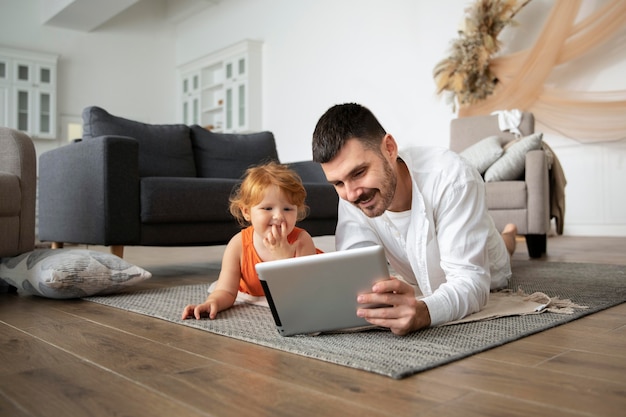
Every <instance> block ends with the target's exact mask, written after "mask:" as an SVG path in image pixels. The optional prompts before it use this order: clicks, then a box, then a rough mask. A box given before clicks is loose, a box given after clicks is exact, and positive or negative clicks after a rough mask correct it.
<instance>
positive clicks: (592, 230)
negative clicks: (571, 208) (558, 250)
mask: <svg viewBox="0 0 626 417" xmlns="http://www.w3.org/2000/svg"><path fill="white" fill-rule="evenodd" d="M563 235H565V236H618V237H626V225H624V224H615V225H606V224H593V225H578V224H577V225H571V224H566V225H565V228H564V230H563Z"/></svg>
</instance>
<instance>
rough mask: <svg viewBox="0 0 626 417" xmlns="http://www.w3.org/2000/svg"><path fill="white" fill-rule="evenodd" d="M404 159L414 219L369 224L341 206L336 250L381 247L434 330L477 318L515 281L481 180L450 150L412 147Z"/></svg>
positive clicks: (396, 216)
mask: <svg viewBox="0 0 626 417" xmlns="http://www.w3.org/2000/svg"><path fill="white" fill-rule="evenodd" d="M400 158H402V160H403V161H404V162H405V163H406V165H407V167H408V169H409V172H410V174H411V177H412V183H413V189H412V201H411V210H410V212H405V213H404V214H402V213H391V212H385V213H384V214H383V215H381V216H379V217H375V218H369V217H367V216H366V215H365V214H363V212H362V211H361V210H360V209H358V208H357V207H355V206H354V205H352V204H351V203H349V202H346V201H345V200H340V202H339V218H338V223H337V231H336V235H335V238H336V246H337V250H344V249H350V248H354V247H360V246H367V245H373V244H378V245H382V246H384V248H385V252H386V255H387V259H388V260H389V263H390V264H391V267H392V268H393V269H394V270H395V271H396V272H397V273H398V274H399V275H401V276H402V278H403V279H404V280H405V281H407V282H408V283H409V284H411V285H413V286H414V287H415V288H416V290H417V291H416V294H418V295H417V297H418V298H420V299H421V300H422V301H424V302H425V303H426V305H427V307H428V311H429V313H430V319H431V326H436V325H439V324H443V323H446V322H448V321H452V320H458V319H461V318H463V317H465V316H466V315H468V314H471V313H474V312H476V311H479V310H480V309H481V308H482V307H484V306H485V304H487V300H488V298H489V290H490V288H499V287H502V286H504V285H506V283H507V282H508V279H509V278H510V276H511V268H510V259H509V254H508V252H507V250H506V246H505V245H504V241H503V240H502V237H501V236H500V234H499V233H498V231H497V230H496V227H495V225H494V223H493V220H492V219H491V217H490V216H489V214H488V213H487V206H486V201H485V186H484V182H483V179H482V178H481V177H480V175H479V174H478V172H477V171H476V170H475V169H473V168H471V167H470V166H469V165H467V164H466V163H465V162H464V161H463V160H462V159H461V158H460V157H459V156H458V155H457V154H455V153H453V152H451V151H449V150H447V149H443V148H432V147H417V148H411V149H407V150H404V151H401V152H400ZM403 217H404V220H403Z"/></svg>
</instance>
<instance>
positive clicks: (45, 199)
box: [39, 107, 338, 255]
mask: <svg viewBox="0 0 626 417" xmlns="http://www.w3.org/2000/svg"><path fill="white" fill-rule="evenodd" d="M269 160H276V161H278V160H279V158H278V154H277V150H276V144H275V141H274V136H273V134H272V133H271V132H261V133H252V134H245V135H244V134H220V133H214V132H211V131H208V130H206V129H204V128H202V127H200V126H197V125H194V126H187V125H182V124H169V125H153V124H144V123H140V122H136V121H133V120H128V119H124V118H121V117H117V116H114V115H111V114H109V113H108V112H106V111H105V110H104V109H102V108H99V107H88V108H86V109H85V110H84V111H83V138H82V139H81V140H79V141H76V142H75V143H71V144H68V145H65V146H62V147H60V148H57V149H54V150H50V151H48V152H45V153H43V154H42V155H41V157H40V161H39V165H40V167H39V172H40V175H39V176H40V180H39V195H40V198H39V239H40V240H41V241H48V242H55V244H54V246H57V247H58V246H62V244H63V243H77V244H91V245H105V246H111V247H112V251H113V253H116V254H118V255H121V254H122V253H123V246H132V245H140V246H208V245H216V244H224V243H226V242H227V241H228V240H229V239H230V238H231V237H232V236H233V235H234V234H236V233H237V231H239V230H240V226H239V225H238V224H237V223H236V222H235V220H234V219H233V218H232V216H231V215H230V213H229V210H228V198H229V196H230V194H231V191H232V189H233V187H234V186H235V185H236V184H238V183H239V182H240V181H241V177H242V175H243V173H244V171H245V170H246V169H247V168H248V167H250V166H252V165H256V164H259V163H261V162H265V161H269ZM290 165H291V166H292V167H293V169H294V170H296V172H298V173H299V174H300V176H301V178H302V180H303V183H304V185H305V188H306V190H307V205H308V206H309V208H310V213H309V216H308V217H307V218H306V219H305V220H303V221H302V222H300V223H299V226H301V227H303V228H305V229H306V230H307V231H308V232H309V233H310V234H311V235H312V236H320V235H332V234H334V233H335V227H336V223H337V202H338V197H337V194H336V192H335V190H334V189H333V187H332V186H331V185H330V184H328V183H327V181H326V178H325V176H324V174H323V171H322V170H321V167H320V166H319V165H318V164H316V163H315V162H313V161H304V162H298V163H293V164H290ZM120 248H122V250H120Z"/></svg>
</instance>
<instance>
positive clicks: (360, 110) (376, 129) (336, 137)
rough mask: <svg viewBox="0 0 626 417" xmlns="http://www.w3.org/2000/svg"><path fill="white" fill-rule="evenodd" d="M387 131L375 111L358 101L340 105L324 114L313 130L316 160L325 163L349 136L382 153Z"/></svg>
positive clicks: (331, 158)
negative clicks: (381, 147) (381, 146)
mask: <svg viewBox="0 0 626 417" xmlns="http://www.w3.org/2000/svg"><path fill="white" fill-rule="evenodd" d="M386 133H387V132H385V129H383V127H382V126H381V124H380V123H379V122H378V120H377V119H376V117H375V116H374V114H373V113H372V112H371V111H369V109H367V108H366V107H363V106H361V105H360V104H355V103H346V104H337V105H335V106H333V107H331V108H330V109H328V110H327V111H326V113H324V115H322V117H321V118H320V120H319V121H318V122H317V125H316V126H315V130H314V131H313V160H314V161H315V162H319V163H321V164H323V163H326V162H329V161H331V160H333V158H335V156H337V153H339V151H340V150H341V148H342V147H343V145H344V144H345V143H346V141H347V140H349V139H357V140H358V141H360V142H361V143H362V144H363V145H364V146H365V147H366V148H367V149H371V150H374V151H376V152H381V150H380V144H381V141H382V139H383V137H384V136H385V134H386Z"/></svg>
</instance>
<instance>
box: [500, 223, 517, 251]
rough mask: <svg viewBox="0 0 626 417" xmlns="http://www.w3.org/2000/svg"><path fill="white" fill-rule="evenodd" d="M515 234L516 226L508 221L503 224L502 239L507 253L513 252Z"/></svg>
mask: <svg viewBox="0 0 626 417" xmlns="http://www.w3.org/2000/svg"><path fill="white" fill-rule="evenodd" d="M516 236H517V226H515V225H514V224H513V223H509V224H507V225H506V226H504V230H502V240H504V244H505V246H506V250H507V251H508V252H509V255H511V256H513V252H515V244H516V241H515V237H516Z"/></svg>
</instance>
